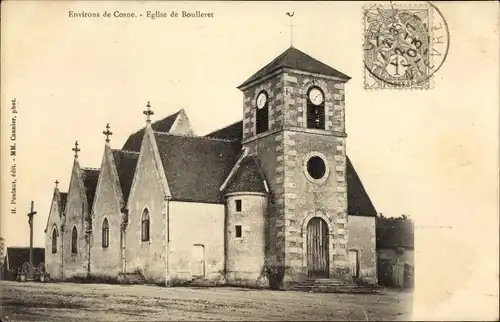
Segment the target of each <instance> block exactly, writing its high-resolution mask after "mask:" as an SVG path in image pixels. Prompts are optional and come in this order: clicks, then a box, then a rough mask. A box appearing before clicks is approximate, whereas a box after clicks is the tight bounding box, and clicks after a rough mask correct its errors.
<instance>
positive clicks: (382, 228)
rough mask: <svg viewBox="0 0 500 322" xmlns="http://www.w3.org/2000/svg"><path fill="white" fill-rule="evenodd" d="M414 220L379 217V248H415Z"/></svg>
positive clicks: (377, 231)
mask: <svg viewBox="0 0 500 322" xmlns="http://www.w3.org/2000/svg"><path fill="white" fill-rule="evenodd" d="M413 233H414V230H413V222H412V221H409V220H402V219H392V218H377V228H376V235H377V248H379V249H380V248H397V247H405V248H413V241H414V235H413Z"/></svg>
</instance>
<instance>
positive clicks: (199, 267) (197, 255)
mask: <svg viewBox="0 0 500 322" xmlns="http://www.w3.org/2000/svg"><path fill="white" fill-rule="evenodd" d="M191 275H193V276H195V277H203V276H205V247H204V246H203V245H194V246H193V261H192V265H191Z"/></svg>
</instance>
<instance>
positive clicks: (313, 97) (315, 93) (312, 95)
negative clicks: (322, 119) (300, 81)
mask: <svg viewBox="0 0 500 322" xmlns="http://www.w3.org/2000/svg"><path fill="white" fill-rule="evenodd" d="M309 100H310V101H311V103H313V104H314V105H320V104H321V103H323V100H324V97H323V92H322V91H320V90H319V88H313V89H311V90H310V91H309Z"/></svg>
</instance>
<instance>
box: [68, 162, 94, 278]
mask: <svg viewBox="0 0 500 322" xmlns="http://www.w3.org/2000/svg"><path fill="white" fill-rule="evenodd" d="M80 171H81V170H80V168H79V166H78V165H77V163H76V162H75V166H74V167H73V171H72V175H71V182H70V186H69V190H68V197H67V198H68V199H67V204H66V220H65V224H64V235H63V243H64V248H63V278H71V277H73V276H76V275H78V276H85V275H86V274H87V271H88V266H87V265H88V261H87V258H88V257H87V256H88V244H87V241H86V238H85V230H86V222H85V217H86V215H87V211H88V205H87V204H86V202H85V201H84V198H83V196H82V191H81V189H82V188H81V184H80V182H79V181H80V179H79V178H80V174H79V172H80ZM73 227H76V231H77V233H78V244H77V250H78V252H77V253H76V254H72V253H71V235H72V230H73Z"/></svg>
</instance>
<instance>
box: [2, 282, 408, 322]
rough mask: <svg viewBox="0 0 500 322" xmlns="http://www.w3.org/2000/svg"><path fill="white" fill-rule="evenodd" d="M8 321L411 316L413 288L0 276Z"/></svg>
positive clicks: (308, 318) (343, 318)
mask: <svg viewBox="0 0 500 322" xmlns="http://www.w3.org/2000/svg"><path fill="white" fill-rule="evenodd" d="M0 294H1V304H2V305H1V311H0V320H2V321H19V320H23V321H26V320H28V321H35V320H36V321H40V320H45V321H47V320H50V321H70V320H80V321H103V320H106V321H120V320H121V321H125V320H127V321H129V320H141V321H155V320H156V321H165V320H288V321H290V320H336V321H339V320H344V321H348V320H349V321H353V320H354V321H356V320H357V321H363V320H366V321H368V320H371V321H376V320H408V319H409V318H410V309H411V298H412V294H411V293H410V292H407V291H405V292H402V291H390V290H385V291H383V293H381V294H321V293H304V292H285V291H271V290H250V289H243V288H229V287H228V288H225V287H222V288H192V287H191V288H190V287H172V288H166V287H160V286H149V285H108V284H72V283H33V282H24V283H22V282H7V281H0Z"/></svg>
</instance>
